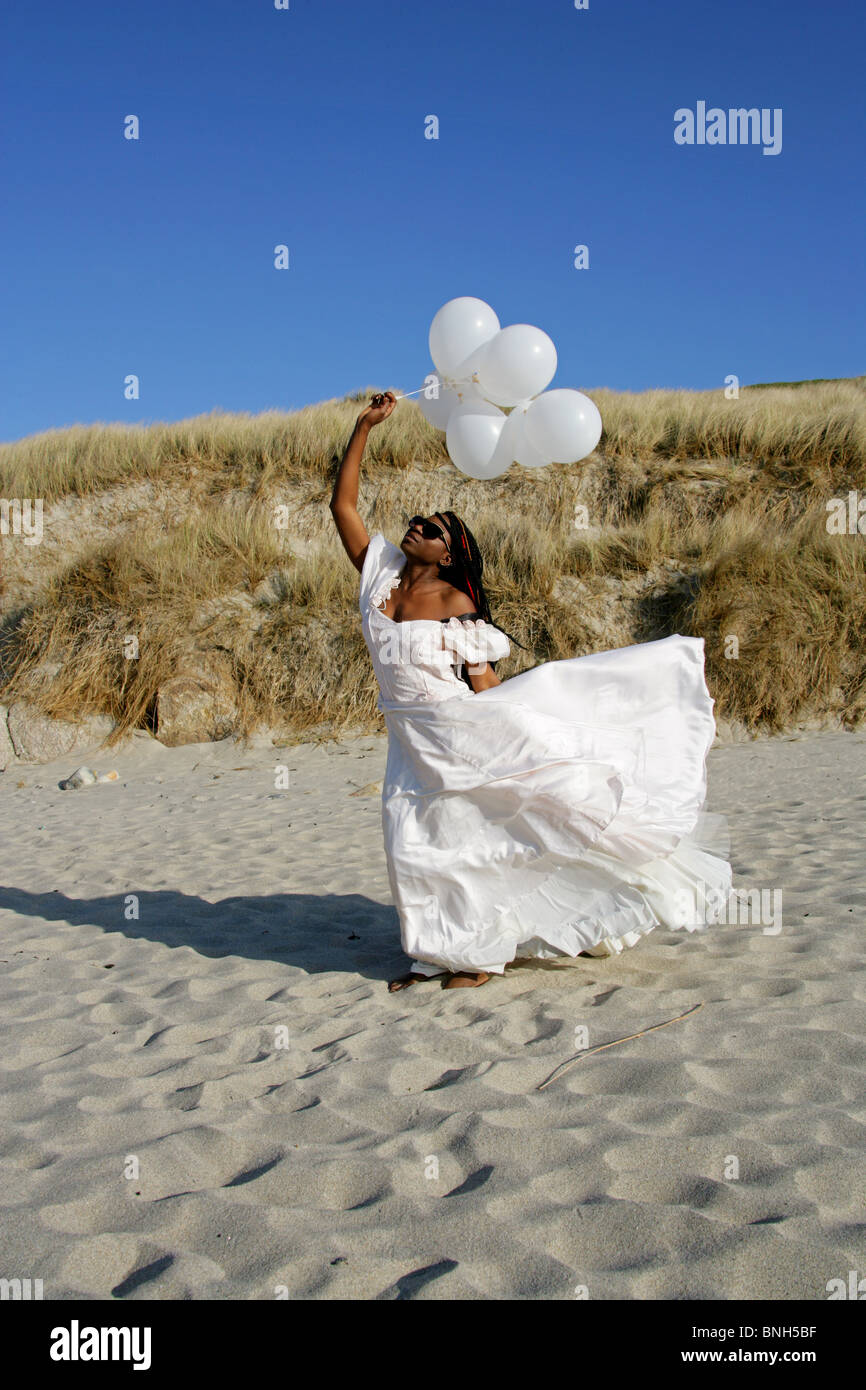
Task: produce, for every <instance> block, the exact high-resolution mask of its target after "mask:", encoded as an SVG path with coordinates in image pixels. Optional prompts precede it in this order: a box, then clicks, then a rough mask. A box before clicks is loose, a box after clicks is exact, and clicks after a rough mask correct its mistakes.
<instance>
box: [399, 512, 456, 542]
mask: <svg viewBox="0 0 866 1390" xmlns="http://www.w3.org/2000/svg"><path fill="white" fill-rule="evenodd" d="M413 526H417V527H418V529H419V531H420V532H421V535H422V536H423V537H424V539H425V540H426V541H444V542H445V544H446V545H447V544H448V537H447V536H446V535H445V532H444V531H443V530H442V527H441V526H437V525H436V522H435V521H428V520H427V518H426V517H425V516H410V518H409V525H408V526H407V527H406V530H407V531H411V529H412V527H413Z"/></svg>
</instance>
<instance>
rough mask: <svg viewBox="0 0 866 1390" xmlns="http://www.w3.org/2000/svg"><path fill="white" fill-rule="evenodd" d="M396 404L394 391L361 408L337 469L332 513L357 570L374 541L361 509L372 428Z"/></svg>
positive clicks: (360, 567)
mask: <svg viewBox="0 0 866 1390" xmlns="http://www.w3.org/2000/svg"><path fill="white" fill-rule="evenodd" d="M374 402H379V404H374ZM396 404H397V397H396V396H395V395H394V393H393V391H385V392H383V394H382V395H381V396H374V397H373V399H372V401H371V402H370V404H369V405H368V406H365V407H364V409H363V410H362V411H361V414H360V415H359V416H358V418H357V420H356V421H355V428H354V429H353V431H352V438H351V439H350V440H349V443H348V446H347V448H346V452H345V454H344V455H343V460H342V462H341V464H340V467H339V468H338V469H337V477H336V480H335V482H334V491H333V493H332V494H331V502H330V507H331V514H332V516H333V518H334V522H335V523H336V527H337V530H338V531H339V533H340V540H341V541H342V542H343V545H344V546H345V548H346V554H347V555H348V557H349V559H350V560H351V561H352V564H353V565H354V566H355V569H357V570H360V569H362V568H363V566H364V556H365V555H366V553H367V546H368V545H369V544H370V537H369V536H368V535H367V528H366V526H365V525H364V522H363V520H362V518H361V514H360V512H359V511H358V475H359V473H360V468H361V457H362V455H363V453H364V446H365V444H366V443H367V435H368V434H369V433H370V430H371V429H372V428H373V426H374V425H378V424H380V423H381V421H382V420H387V418H388V416H389V415H390V414H391V411H392V410H393V409H394V407H395V405H396Z"/></svg>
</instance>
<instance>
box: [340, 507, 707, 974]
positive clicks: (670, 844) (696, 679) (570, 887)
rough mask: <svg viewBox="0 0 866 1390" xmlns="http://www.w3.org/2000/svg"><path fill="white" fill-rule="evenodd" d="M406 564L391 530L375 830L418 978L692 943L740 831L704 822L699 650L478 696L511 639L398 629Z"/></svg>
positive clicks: (383, 583)
mask: <svg viewBox="0 0 866 1390" xmlns="http://www.w3.org/2000/svg"><path fill="white" fill-rule="evenodd" d="M405 563H406V556H405V555H404V554H403V551H402V550H400V549H399V547H398V546H396V545H393V544H392V543H391V542H390V541H388V540H386V539H385V537H384V535H382V533H381V532H377V533H376V534H375V535H374V536H372V537H371V539H370V544H369V547H368V549H367V554H366V557H365V560H364V566H363V569H362V572H361V588H360V610H361V619H362V625H363V631H364V639H365V641H366V643H367V647H368V650H369V652H370V656H371V658H372V661H373V667H374V670H375V673H376V678H377V680H378V683H379V691H380V693H379V699H378V702H377V703H378V708H379V709H381V710H382V711H383V714H384V719H385V724H386V727H387V731H388V755H387V762H386V768H385V776H384V781H383V787H382V825H383V830H384V838H385V854H386V859H387V864H388V877H389V882H390V886H391V892H392V894H393V898H394V904H395V906H396V908H397V912H398V915H399V918H400V928H401V939H402V943H403V949H404V950H405V952H406V954H407V955H408V956H409V957H410V958H411V961H412V966H411V968H412V969H413V970H415V971H417V972H418V973H423V974H437V973H441V972H442V971H445V970H449V971H455V970H474V971H478V970H486V971H490V972H491V973H496V974H501V973H502V971H503V970H504V968H505V966H506V964H507V963H508V962H509V961H512V960H515V959H524V958H527V957H543V958H546V959H551V960H553V959H556V958H558V957H563V956H570V957H571V956H577V955H578V954H580V952H582V951H589V952H591V953H592V954H594V955H609V954H612V953H616V952H619V951H621V950H622V949H623V948H624V947H626V946H633V945H634V944H635V943H636V942H638V941H639V940H640V938H641V937H642V936H643V935H644V934H645V933H647V932H649V931H651V930H652V928H653V927H654V926H656V925H659V924H663V925H665V926H666V927H668V928H685V929H687V930H690V931H691V930H696V929H699V928H701V927H704V926H706V925H708V923H709V922H710V921H715V920H717V919H718V917H719V916H720V915H721V914H722V912H723V911H724V907H725V903H726V900H727V897H728V894H729V892H730V888H731V866H730V864H729V863H728V860H727V854H728V837H727V822H726V820H725V818H724V817H723V816H718V815H710V814H709V813H707V812H705V811H704V810H703V806H704V799H705V795H706V766H705V764H706V755H707V752H708V750H709V747H710V744H711V743H712V741H713V737H714V735H715V720H714V718H713V704H714V701H713V700H712V698H711V697H710V694H709V691H708V690H707V686H706V681H705V678H704V643H703V639H702V638H696V637H682V636H679V635H675V636H672V637H666V638H664V639H663V640H661V641H657V642H645V643H642V644H639V645H635V646H631V647H623V648H620V649H617V650H614V651H608V652H598V653H595V654H593V655H590V656H580V657H573V658H570V659H568V660H564V661H549V662H546V663H544V664H543V665H541V666H536V667H534V668H533V669H532V670H529V671H524V672H522V673H521V674H520V675H517V676H512V677H511V678H510V679H508V680H506V681H503V683H502V684H501V685H497V686H493V687H491V688H490V689H487V690H482V691H479V692H478V693H477V694H476V693H475V692H473V691H472V690H471V689H470V688H469V686H468V685H467V684H466V683H465V681H463V680H462V679H461V678H460V676H459V675H458V674H457V669H456V668H457V666H458V664H459V663H460V662H461V661H464V660H465V661H466V663H467V666H468V669H469V670H471V669H472V665H473V664H474V663H476V662H478V663H480V664H481V665H482V666H483V664H484V663H485V662H487V661H498V660H499V659H501V658H502V657H504V656H507V655H508V653H509V651H510V643H509V641H508V638H507V637H506V636H505V635H504V633H502V632H500V631H499V630H498V629H497V628H495V627H493V626H492V625H491V624H489V623H486V622H484V621H483V620H482V619H477V620H475V621H470V622H465V621H461V620H460V619H458V618H451V619H450V620H449V621H447V622H445V621H441V620H438V619H433V618H413V619H410V620H408V621H405V622H395V621H394V620H393V619H391V618H389V617H387V616H386V614H385V613H384V612H383V611H382V605H383V604H384V602H385V600H386V599H387V597H388V595H389V594H390V592H391V590H392V589H393V588H394V587H395V585H396V584H398V583H399V579H400V572H401V570H402V569H403V566H404V565H405Z"/></svg>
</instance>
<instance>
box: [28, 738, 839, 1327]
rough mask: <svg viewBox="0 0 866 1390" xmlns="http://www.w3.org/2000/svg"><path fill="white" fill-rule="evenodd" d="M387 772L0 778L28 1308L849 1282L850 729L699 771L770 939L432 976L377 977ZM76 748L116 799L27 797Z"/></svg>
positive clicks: (238, 752) (96, 761) (667, 942)
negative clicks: (421, 979)
mask: <svg viewBox="0 0 866 1390" xmlns="http://www.w3.org/2000/svg"><path fill="white" fill-rule="evenodd" d="M384 759H385V738H384V736H369V735H368V736H366V737H359V738H353V739H347V740H344V741H342V742H341V743H339V744H331V745H323V746H315V745H313V744H303V745H298V746H296V747H294V748H284V749H276V748H274V747H272V746H271V743H270V739H269V738H268V737H261V738H260V739H256V740H254V741H253V742H252V743H251V744H250V745H248V746H247V747H244V746H243V745H241V744H238V743H236V742H234V741H232V740H227V741H225V742H222V743H217V744H197V745H193V746H188V747H184V748H173V749H168V748H165V747H163V746H162V745H161V744H160V743H158V742H156V741H155V740H153V739H152V738H151V737H150V736H149V735H148V734H146V733H144V732H138V733H136V734H135V735H133V736H132V737H131V738H129V739H128V740H127V741H126V743H125V744H124V745H123V746H122V747H121V748H120V749H117V750H113V751H104V750H103V751H100V752H91V753H90V754H88V755H84V754H79V755H76V756H75V757H74V758H73V759H72V760H71V761H70V760H69V759H64V760H63V761H62V762H58V763H55V764H47V765H42V766H24V765H15V766H13V767H11V768H10V769H9V770H8V771H7V772H6V773H4V774H3V775H2V776H0V802H2V810H3V824H4V830H3V841H4V852H3V863H4V868H3V873H2V883H3V885H4V886H3V887H2V888H0V931H2V936H0V957H2V977H0V978H2V985H0V988H2V1009H0V1020H2V1022H0V1027H2V1049H0V1065H2V1083H0V1237H2V1249H3V1266H4V1267H3V1269H2V1270H0V1274H2V1275H3V1276H4V1277H7V1278H13V1277H18V1278H26V1277H30V1278H41V1279H42V1280H43V1287H44V1297H45V1298H46V1299H67V1298H82V1297H83V1298H92V1299H104V1298H109V1297H112V1296H114V1297H116V1298H128V1299H169V1298H191V1299H272V1298H278V1297H285V1296H288V1297H290V1298H324V1299H334V1298H337V1299H340V1298H351V1299H400V1298H428V1299H477V1298H481V1299H499V1298H517V1299H538V1298H551V1299H574V1298H576V1297H578V1298H579V1297H583V1296H586V1297H589V1298H590V1299H615V1298H625V1299H685V1298H697V1299H713V1300H717V1299H744V1298H756V1297H764V1298H771V1299H780V1300H785V1299H798V1298H805V1299H826V1298H827V1291H826V1286H827V1282H828V1281H829V1280H831V1279H834V1278H841V1279H846V1280H847V1278H848V1272H849V1270H852V1269H854V1270H858V1271H859V1275H860V1277H863V1276H864V1275H866V1226H864V1219H866V1218H864V1212H866V1163H864V1136H866V1128H864V1121H866V1088H864V1080H863V1078H864V1064H866V1036H864V1035H866V1010H864V1001H866V969H864V957H863V948H862V941H863V915H864V912H866V849H864V833H863V823H864V818H866V731H860V732H856V733H807V734H803V735H802V736H794V737H790V736H789V737H781V738H774V739H764V740H760V741H755V742H741V743H735V744H730V745H725V746H723V745H717V746H715V747H714V748H713V749H712V751H711V753H710V755H709V760H708V768H709V800H708V808H709V809H710V810H715V811H722V812H724V813H725V814H726V815H727V816H728V817H729V820H730V828H731V838H732V845H731V858H732V861H733V865H734V883H735V885H736V886H745V887H747V888H751V889H754V888H758V889H764V890H769V892H770V894H772V890H774V889H778V890H781V892H782V903H783V909H782V929H781V931H780V932H778V933H777V934H772V932H765V931H764V930H763V927H762V925H761V924H759V923H757V922H752V923H747V924H744V925H739V924H731V925H720V926H713V927H711V928H710V929H709V930H707V931H703V932H699V933H686V932H674V931H663V930H661V929H656V930H655V931H654V932H653V933H651V934H650V935H649V936H648V937H647V938H646V939H645V940H644V941H642V942H641V943H640V944H639V945H638V946H637V947H636V948H634V949H632V950H628V951H626V952H625V953H624V954H623V955H622V956H619V957H615V958H611V959H606V960H597V959H580V960H578V961H575V962H572V963H569V964H566V965H550V964H541V963H536V964H534V965H532V966H530V965H525V966H518V967H516V968H512V969H510V970H509V971H508V972H507V973H506V975H505V976H504V977H502V978H499V979H494V980H493V981H492V982H491V983H490V984H489V985H486V986H485V987H484V988H483V989H480V990H459V991H449V992H443V991H442V990H441V988H440V987H439V985H438V984H436V983H429V984H424V985H417V986H415V987H413V988H412V989H410V990H408V991H406V992H404V993H400V994H396V995H389V994H388V992H387V989H386V981H387V979H388V978H389V977H391V976H392V975H394V974H395V973H400V972H401V971H402V969H403V968H404V961H405V958H404V957H403V955H402V952H401V951H400V947H399V936H398V927H397V918H396V914H395V911H394V909H393V907H392V906H391V905H390V895H389V891H388V879H387V873H386V866H385V860H384V855H383V850H382V833H381V822H380V801H379V788H380V781H381V777H382V772H383V769H384ZM82 763H86V764H87V765H89V766H91V767H93V768H94V769H95V770H96V771H98V772H104V771H106V770H108V769H109V768H112V767H115V768H117V770H118V772H119V773H120V778H119V781H118V782H116V783H114V784H104V785H103V784H100V785H96V786H91V787H85V788H82V789H81V790H77V791H60V790H59V789H58V786H57V783H58V781H59V780H60V779H61V778H62V777H65V776H68V775H69V774H70V773H71V772H72V771H73V769H74V768H75V767H76V766H79V765H80V764H82ZM278 764H282V765H284V766H286V767H287V768H288V769H289V770H290V771H289V785H288V787H287V788H286V789H284V790H280V789H278V788H277V786H276V785H275V776H276V774H275V768H276V767H277V765H278ZM356 793H357V794H356ZM701 1001H702V1002H703V1007H702V1008H701V1009H700V1010H699V1011H698V1012H697V1013H696V1014H695V1015H694V1016H692V1017H690V1018H687V1019H685V1020H683V1021H681V1022H678V1023H676V1024H673V1025H672V1026H670V1027H669V1028H665V1029H661V1030H659V1031H656V1032H653V1033H649V1034H647V1035H645V1036H643V1037H640V1038H638V1039H636V1040H634V1041H631V1042H627V1043H624V1044H622V1045H620V1046H618V1047H615V1048H612V1049H610V1050H608V1051H605V1052H601V1053H599V1054H598V1055H596V1056H592V1057H587V1058H584V1059H583V1060H582V1061H580V1062H578V1063H577V1064H576V1065H575V1066H573V1067H572V1068H571V1069H570V1070H569V1071H568V1072H567V1073H566V1074H565V1075H564V1076H561V1077H560V1078H559V1079H558V1080H556V1081H555V1082H554V1083H553V1084H552V1085H551V1086H550V1087H549V1088H548V1089H546V1090H545V1091H542V1092H539V1091H537V1089H536V1088H537V1086H538V1085H539V1084H540V1083H541V1082H542V1081H543V1080H544V1079H545V1078H546V1077H547V1076H548V1075H549V1074H550V1073H551V1072H552V1070H553V1069H554V1067H556V1066H557V1065H558V1064H559V1063H560V1062H562V1061H563V1060H564V1059H566V1058H568V1057H569V1056H571V1055H572V1054H573V1053H575V1052H576V1051H577V1050H578V1048H579V1047H580V1046H589V1047H593V1046H598V1045H600V1044H602V1043H605V1042H608V1041H611V1040H613V1039H615V1038H619V1037H622V1036H623V1035H624V1034H630V1033H634V1032H636V1031H638V1030H640V1029H643V1028H647V1027H649V1026H650V1025H653V1024H656V1023H660V1022H662V1021H664V1020H666V1019H669V1018H672V1017H673V1016H674V1015H676V1014H679V1013H682V1012H683V1010H685V1009H687V1008H689V1007H690V1006H691V1005H693V1004H695V1003H698V1002H701ZM580 1028H585V1029H586V1030H587V1033H586V1035H585V1036H584V1035H581V1034H580V1033H576V1032H575V1030H576V1029H580Z"/></svg>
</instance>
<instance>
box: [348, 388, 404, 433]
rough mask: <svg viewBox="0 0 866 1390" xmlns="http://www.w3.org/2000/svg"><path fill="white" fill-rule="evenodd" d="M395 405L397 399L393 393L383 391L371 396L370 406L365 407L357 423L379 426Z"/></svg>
mask: <svg viewBox="0 0 866 1390" xmlns="http://www.w3.org/2000/svg"><path fill="white" fill-rule="evenodd" d="M396 404H397V397H396V396H395V395H394V392H393V391H383V392H381V393H380V394H379V395H377V396H373V397H372V399H371V401H370V404H369V405H367V406H365V407H364V409H363V410H362V411H361V414H360V415H359V416H358V420H357V423H358V424H359V425H360V424H361V423H362V421H363V423H364V424H366V425H368V426H372V425H380V424H381V423H382V421H383V420H387V418H388V416H389V415H390V414H391V411H392V410H393V409H394V407H395V405H396Z"/></svg>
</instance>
